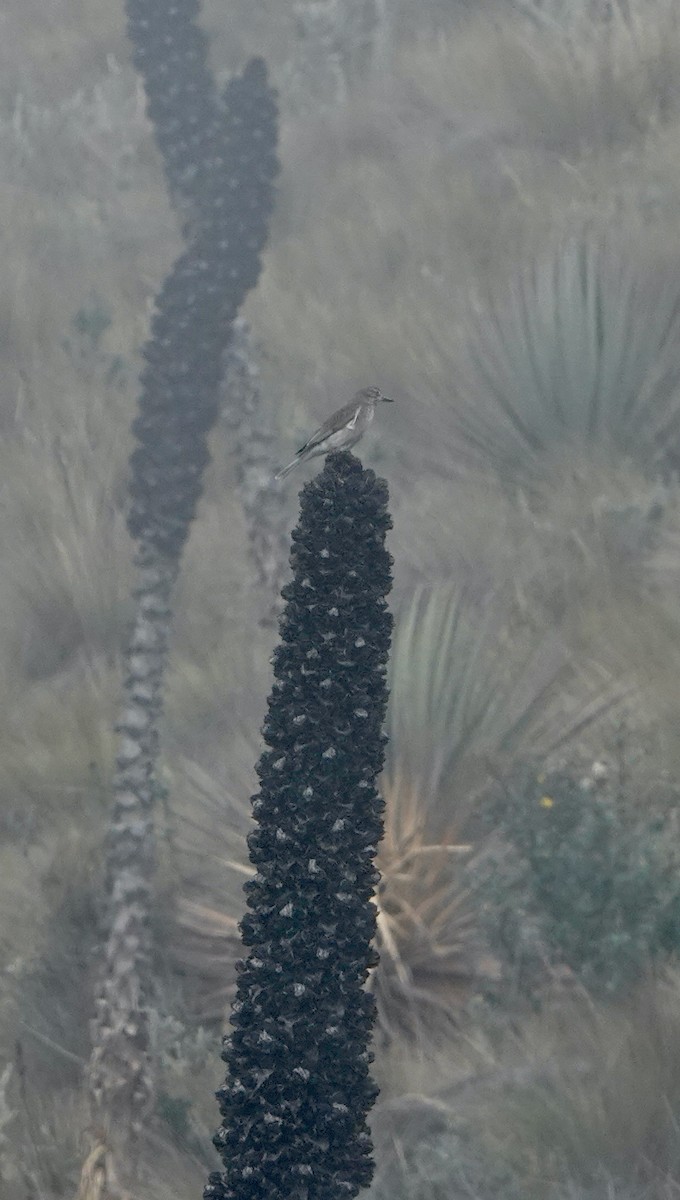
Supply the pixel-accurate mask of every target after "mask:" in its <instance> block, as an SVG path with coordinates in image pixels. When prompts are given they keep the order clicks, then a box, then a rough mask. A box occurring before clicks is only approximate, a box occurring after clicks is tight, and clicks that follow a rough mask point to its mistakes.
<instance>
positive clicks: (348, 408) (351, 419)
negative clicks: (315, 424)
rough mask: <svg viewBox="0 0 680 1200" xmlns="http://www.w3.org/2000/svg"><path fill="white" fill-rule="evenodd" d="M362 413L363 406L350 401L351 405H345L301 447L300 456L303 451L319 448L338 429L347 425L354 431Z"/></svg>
mask: <svg viewBox="0 0 680 1200" xmlns="http://www.w3.org/2000/svg"><path fill="white" fill-rule="evenodd" d="M360 412H361V405H360V404H357V403H356V401H355V400H350V402H349V404H345V405H344V406H343V407H342V408H339V409H338V411H337V412H334V413H333V415H332V417H329V418H328V420H327V421H324V423H323V425H320V426H319V428H318V429H317V430H316V432H315V433H313V434H312V436H311V437H310V438H309V440H308V441H306V442H305V444H304V446H300V449H299V450H298V454H302V453H303V451H305V450H311V449H312V448H313V447H314V446H318V445H319V444H320V442H323V440H324V438H326V437H328V434H329V433H333V432H334V431H335V430H336V429H342V428H343V427H344V426H345V425H348V426H349V428H350V429H353V428H354V426H355V425H356V423H357V419H358V417H359V413H360Z"/></svg>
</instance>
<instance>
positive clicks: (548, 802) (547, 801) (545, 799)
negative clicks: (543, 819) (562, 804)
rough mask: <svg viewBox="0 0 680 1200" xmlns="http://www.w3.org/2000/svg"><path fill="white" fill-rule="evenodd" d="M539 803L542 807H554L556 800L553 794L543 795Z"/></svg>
mask: <svg viewBox="0 0 680 1200" xmlns="http://www.w3.org/2000/svg"><path fill="white" fill-rule="evenodd" d="M538 803H539V804H540V806H541V808H552V807H553V805H554V803H555V801H554V800H553V798H552V796H541V799H540V800H539V802H538Z"/></svg>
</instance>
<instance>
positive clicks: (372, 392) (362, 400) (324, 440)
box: [274, 387, 394, 479]
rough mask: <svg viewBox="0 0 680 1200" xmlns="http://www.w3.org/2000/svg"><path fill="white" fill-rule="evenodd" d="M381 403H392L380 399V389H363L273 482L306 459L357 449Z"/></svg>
mask: <svg viewBox="0 0 680 1200" xmlns="http://www.w3.org/2000/svg"><path fill="white" fill-rule="evenodd" d="M381 400H384V402H385V403H386V404H392V403H394V402H393V400H391V398H390V397H389V396H383V394H382V392H381V391H380V388H377V387H367V388H362V389H361V391H360V392H357V394H356V395H355V397H354V399H353V400H350V402H349V404H343V406H342V408H339V409H338V411H337V412H334V413H333V415H332V417H329V418H328V420H327V421H324V423H323V425H320V426H319V428H318V429H317V430H316V432H315V433H313V434H312V436H311V437H310V438H308V440H307V441H306V442H305V444H304V446H300V449H299V450H298V452H297V454H296V455H295V458H294V459H293V461H292V462H289V463H288V465H287V466H286V467H282V468H281V470H280V471H278V472H277V473H276V475H275V476H274V478H275V479H285V477H286V475H287V474H288V472H289V471H292V470H293V468H294V467H296V466H297V465H298V463H301V462H306V461H307V459H308V458H316V457H317V455H321V454H330V452H331V451H332V450H349V448H350V446H354V445H356V443H357V442H358V441H359V438H360V437H362V436H363V434H364V433H365V432H366V430H367V429H368V427H369V425H370V424H371V421H372V420H373V418H374V416H375V408H376V405H377V404H378V403H379V402H380V401H381Z"/></svg>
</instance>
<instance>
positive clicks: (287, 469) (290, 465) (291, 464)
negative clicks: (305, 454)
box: [274, 458, 300, 479]
mask: <svg viewBox="0 0 680 1200" xmlns="http://www.w3.org/2000/svg"><path fill="white" fill-rule="evenodd" d="M299 461H300V459H299V458H294V459H293V461H292V462H289V463H288V466H287V467H282V468H281V470H280V471H277V472H276V475H275V476H274V479H285V478H286V475H288V473H289V472H290V471H292V470H293V467H296V466H297V465H298V463H299Z"/></svg>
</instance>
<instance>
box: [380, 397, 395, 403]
mask: <svg viewBox="0 0 680 1200" xmlns="http://www.w3.org/2000/svg"><path fill="white" fill-rule="evenodd" d="M380 399H381V400H384V401H385V404H394V400H393V399H392V397H391V396H381V397H380Z"/></svg>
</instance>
